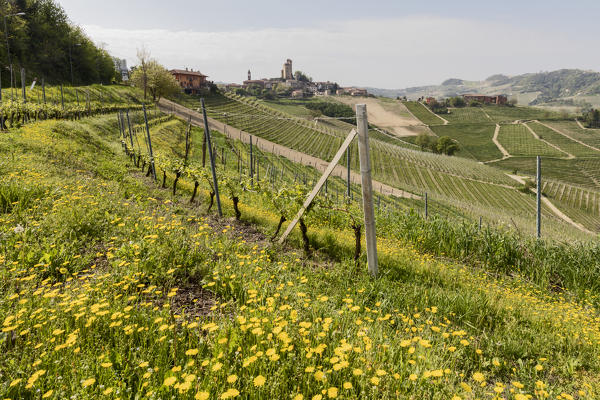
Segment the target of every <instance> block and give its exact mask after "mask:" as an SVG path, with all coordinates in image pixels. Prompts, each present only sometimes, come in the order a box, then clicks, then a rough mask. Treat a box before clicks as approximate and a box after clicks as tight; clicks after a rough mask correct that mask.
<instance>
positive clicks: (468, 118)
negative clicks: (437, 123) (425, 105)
mask: <svg viewBox="0 0 600 400" xmlns="http://www.w3.org/2000/svg"><path fill="white" fill-rule="evenodd" d="M448 110H449V111H450V113H448V114H443V115H442V117H444V119H447V120H448V121H449V122H450V123H451V124H477V123H480V124H489V123H491V122H492V120H491V119H490V118H488V116H487V115H485V112H484V111H483V109H482V108H481V107H463V108H449V109H448Z"/></svg>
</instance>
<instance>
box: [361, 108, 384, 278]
mask: <svg viewBox="0 0 600 400" xmlns="http://www.w3.org/2000/svg"><path fill="white" fill-rule="evenodd" d="M356 124H357V127H358V154H359V159H360V175H361V178H362V195H363V213H364V216H365V238H366V243H367V262H368V266H369V273H370V274H371V275H372V276H377V273H378V270H379V267H378V261H377V237H376V236H375V211H374V210H373V182H372V180H371V157H370V155H369V123H368V121H367V105H366V104H357V105H356Z"/></svg>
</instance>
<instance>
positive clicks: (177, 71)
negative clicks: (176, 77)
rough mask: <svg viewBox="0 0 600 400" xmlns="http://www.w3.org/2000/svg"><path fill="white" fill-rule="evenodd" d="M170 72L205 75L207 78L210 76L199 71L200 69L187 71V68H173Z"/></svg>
mask: <svg viewBox="0 0 600 400" xmlns="http://www.w3.org/2000/svg"><path fill="white" fill-rule="evenodd" d="M169 72H170V73H172V74H181V75H194V76H203V77H205V78H207V77H208V75H204V74H202V73H201V72H198V71H186V70H185V69H172V70H170V71H169Z"/></svg>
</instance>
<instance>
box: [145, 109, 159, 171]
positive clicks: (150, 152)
mask: <svg viewBox="0 0 600 400" xmlns="http://www.w3.org/2000/svg"><path fill="white" fill-rule="evenodd" d="M142 110H144V122H145V124H146V136H147V139H148V154H149V156H150V166H151V167H152V176H153V177H154V182H156V167H155V165H154V154H153V153H152V140H151V139H150V127H149V126H148V115H147V114H146V105H145V104H143V105H142Z"/></svg>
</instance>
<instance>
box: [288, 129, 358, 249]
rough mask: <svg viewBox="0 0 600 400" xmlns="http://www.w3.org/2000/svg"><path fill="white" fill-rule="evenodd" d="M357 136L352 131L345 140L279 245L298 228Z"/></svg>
mask: <svg viewBox="0 0 600 400" xmlns="http://www.w3.org/2000/svg"><path fill="white" fill-rule="evenodd" d="M356 134H357V132H356V129H352V131H351V132H350V133H349V134H348V136H347V137H346V140H344V143H342V146H341V147H340V148H339V149H338V152H337V153H336V154H335V156H334V157H333V160H331V162H330V163H329V165H328V166H327V169H325V172H323V175H322V176H321V178H320V179H319V181H318V182H317V184H316V185H315V187H314V188H313V190H312V191H311V192H310V193H309V195H308V197H307V198H306V200H305V201H304V204H302V207H301V208H300V210H299V211H298V214H296V217H295V218H294V220H293V221H292V222H291V223H290V224H289V225H288V227H287V229H286V230H285V232H284V233H283V235H282V236H281V238H280V239H279V243H283V242H284V241H285V239H287V237H288V236H289V234H290V233H291V232H292V230H293V229H294V227H295V226H296V224H297V223H298V221H300V218H302V215H304V212H305V211H306V209H307V208H308V206H310V204H311V203H312V202H313V200H314V198H315V197H316V196H317V194H318V193H319V190H321V188H322V187H323V185H324V184H325V181H326V180H327V178H328V177H329V175H331V173H332V172H333V170H334V168H335V166H336V165H337V163H338V162H339V161H340V159H341V158H342V156H343V155H344V151H346V149H347V148H348V146H350V143H351V142H352V140H353V139H354V138H355V137H356ZM282 171H283V170H282ZM295 179H296V178H294V181H295Z"/></svg>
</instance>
